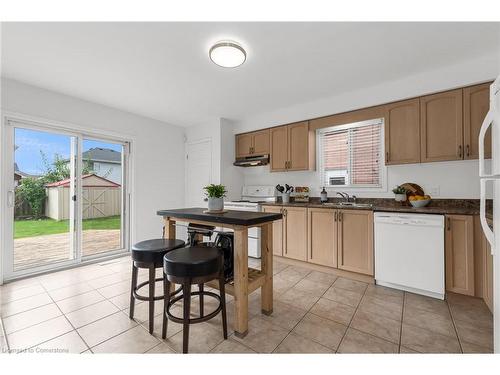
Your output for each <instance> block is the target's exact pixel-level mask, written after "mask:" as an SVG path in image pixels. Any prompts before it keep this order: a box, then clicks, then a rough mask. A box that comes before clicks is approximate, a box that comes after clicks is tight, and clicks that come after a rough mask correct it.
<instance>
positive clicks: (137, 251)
mask: <svg viewBox="0 0 500 375" xmlns="http://www.w3.org/2000/svg"><path fill="white" fill-rule="evenodd" d="M185 245H186V243H185V242H184V241H182V240H169V239H165V238H157V239H154V240H146V241H141V242H138V243H136V244H135V245H133V246H132V260H133V261H135V262H141V263H154V264H155V266H156V268H160V267H163V257H164V256H165V254H166V253H167V252H168V251H171V250H175V249H178V248H181V247H184V246H185Z"/></svg>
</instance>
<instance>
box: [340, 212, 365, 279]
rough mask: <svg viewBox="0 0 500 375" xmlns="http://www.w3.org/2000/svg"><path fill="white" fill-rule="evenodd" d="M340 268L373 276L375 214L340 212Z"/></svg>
mask: <svg viewBox="0 0 500 375" xmlns="http://www.w3.org/2000/svg"><path fill="white" fill-rule="evenodd" d="M337 228H338V229H337V230H338V246H337V252H338V268H340V269H342V270H346V271H352V272H358V273H363V274H366V275H371V276H373V212H372V211H363V210H339V211H338V221H337Z"/></svg>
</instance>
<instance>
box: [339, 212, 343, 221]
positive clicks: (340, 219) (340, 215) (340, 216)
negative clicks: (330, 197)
mask: <svg viewBox="0 0 500 375" xmlns="http://www.w3.org/2000/svg"><path fill="white" fill-rule="evenodd" d="M339 221H342V211H339Z"/></svg>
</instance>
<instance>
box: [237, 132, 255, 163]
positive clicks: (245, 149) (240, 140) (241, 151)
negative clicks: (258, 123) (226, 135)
mask: <svg viewBox="0 0 500 375" xmlns="http://www.w3.org/2000/svg"><path fill="white" fill-rule="evenodd" d="M251 149H252V134H251V133H247V134H239V135H237V136H236V157H237V158H241V157H245V156H250V155H251Z"/></svg>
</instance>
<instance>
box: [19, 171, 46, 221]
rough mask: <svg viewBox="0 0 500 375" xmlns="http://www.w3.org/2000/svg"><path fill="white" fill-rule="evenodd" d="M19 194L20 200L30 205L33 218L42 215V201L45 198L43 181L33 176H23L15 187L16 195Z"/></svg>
mask: <svg viewBox="0 0 500 375" xmlns="http://www.w3.org/2000/svg"><path fill="white" fill-rule="evenodd" d="M17 194H19V199H20V201H26V202H28V204H29V205H30V207H31V211H32V213H33V216H34V217H35V218H37V219H38V218H40V217H42V216H43V212H42V209H43V201H44V200H45V196H46V194H45V183H44V182H43V181H42V180H41V179H39V178H35V177H29V178H24V179H22V180H21V185H19V187H18V188H17V189H16V195H17Z"/></svg>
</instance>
